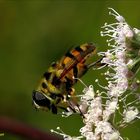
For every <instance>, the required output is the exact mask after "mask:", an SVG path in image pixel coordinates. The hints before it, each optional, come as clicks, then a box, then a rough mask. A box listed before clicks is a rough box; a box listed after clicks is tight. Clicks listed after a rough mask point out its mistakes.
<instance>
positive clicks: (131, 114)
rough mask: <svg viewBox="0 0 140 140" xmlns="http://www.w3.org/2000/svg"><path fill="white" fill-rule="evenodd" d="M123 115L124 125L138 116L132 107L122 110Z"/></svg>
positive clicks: (137, 112)
mask: <svg viewBox="0 0 140 140" xmlns="http://www.w3.org/2000/svg"><path fill="white" fill-rule="evenodd" d="M123 114H124V118H123V119H124V121H125V122H126V123H129V122H131V121H133V120H134V119H135V118H137V117H138V116H137V115H138V114H139V111H138V109H137V108H136V107H134V106H132V107H129V108H128V109H127V110H124V112H123Z"/></svg>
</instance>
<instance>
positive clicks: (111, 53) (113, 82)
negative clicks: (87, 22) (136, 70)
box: [55, 8, 140, 140]
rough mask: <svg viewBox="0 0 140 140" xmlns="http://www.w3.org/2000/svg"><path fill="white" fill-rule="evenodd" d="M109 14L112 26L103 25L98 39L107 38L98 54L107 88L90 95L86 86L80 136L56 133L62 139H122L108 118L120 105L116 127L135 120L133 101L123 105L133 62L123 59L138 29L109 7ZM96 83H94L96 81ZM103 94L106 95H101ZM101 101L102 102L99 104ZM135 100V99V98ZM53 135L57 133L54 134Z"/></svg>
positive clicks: (82, 100) (83, 96)
mask: <svg viewBox="0 0 140 140" xmlns="http://www.w3.org/2000/svg"><path fill="white" fill-rule="evenodd" d="M109 10H110V12H109V14H110V15H113V16H114V17H115V19H116V20H117V22H116V23H112V24H107V23H105V25H104V26H103V27H102V28H103V29H104V31H102V32H101V35H102V36H107V37H109V38H110V39H108V40H107V42H108V46H110V47H111V49H109V50H107V51H106V52H100V53H99V54H100V55H102V56H103V59H102V61H101V63H104V64H105V65H106V66H107V67H108V70H107V72H106V73H105V76H106V80H107V82H108V86H107V87H103V86H101V85H100V84H99V83H98V85H99V86H101V87H103V89H104V90H105V91H103V92H99V91H98V92H97V93H95V92H94V89H93V86H91V85H90V86H89V87H86V88H85V89H84V90H83V92H84V94H83V95H82V97H81V104H80V107H79V108H80V110H81V112H83V115H84V117H83V122H84V124H85V125H84V126H83V127H82V128H81V129H80V133H81V136H79V137H71V136H69V135H66V134H65V133H64V132H62V131H61V133H59V134H60V135H62V136H63V138H64V139H65V140H80V139H82V138H86V140H123V138H122V137H121V136H120V133H119V132H118V130H116V129H115V128H114V127H113V123H114V122H113V121H114V120H113V121H112V122H111V121H110V119H111V116H112V115H114V116H115V113H116V112H117V111H118V112H120V110H119V109H120V102H122V104H123V112H122V113H120V115H121V117H122V120H121V121H120V123H121V124H120V126H124V125H125V124H127V123H130V122H132V121H133V120H135V119H139V118H140V117H139V114H140V112H139V110H138V108H137V107H136V106H134V105H133V103H135V102H136V101H137V100H136V101H132V102H131V103H126V102H125V101H126V98H127V97H128V96H130V95H132V93H128V94H126V93H127V91H128V90H130V83H129V79H130V78H131V74H130V69H129V66H130V65H131V64H132V63H133V59H131V58H130V57H127V55H126V53H127V51H129V49H130V48H131V40H132V39H133V37H134V35H135V34H137V33H140V31H139V30H138V29H132V28H131V27H130V26H129V25H128V24H127V22H125V19H124V18H123V17H122V16H121V15H119V14H118V13H117V12H116V11H115V10H114V9H112V8H109ZM96 82H98V80H96ZM102 93H105V95H106V96H102ZM103 98H104V99H105V103H104V104H103V103H102V100H103ZM138 100H139V99H138ZM55 133H58V132H56V131H55Z"/></svg>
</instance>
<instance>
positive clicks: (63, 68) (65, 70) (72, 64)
mask: <svg viewBox="0 0 140 140" xmlns="http://www.w3.org/2000/svg"><path fill="white" fill-rule="evenodd" d="M95 52H96V47H95V46H94V45H93V44H92V43H85V44H83V45H80V46H78V47H76V48H74V49H72V50H70V51H68V52H67V53H66V54H65V55H64V56H63V57H62V58H61V59H60V61H58V62H56V63H52V65H51V66H50V67H49V69H48V71H47V72H45V73H44V74H43V77H42V78H41V81H40V82H39V85H38V87H37V88H36V90H34V91H33V94H32V99H33V103H34V105H35V107H36V108H41V109H43V110H46V111H47V110H51V111H52V113H53V114H57V112H58V109H59V108H60V109H63V110H66V111H67V107H69V101H70V100H71V98H70V97H69V95H70V96H73V94H74V88H73V85H74V84H75V83H76V82H77V78H80V77H82V76H83V75H84V74H85V73H86V72H87V70H88V69H89V68H90V67H92V66H93V65H94V63H91V64H89V65H87V64H86V62H87V58H88V57H89V56H91V55H92V54H94V53H95ZM73 77H75V78H73Z"/></svg>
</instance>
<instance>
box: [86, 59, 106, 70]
mask: <svg viewBox="0 0 140 140" xmlns="http://www.w3.org/2000/svg"><path fill="white" fill-rule="evenodd" d="M103 58H104V56H103V57H101V58H100V59H98V60H97V61H96V62H93V63H91V64H89V65H87V68H88V69H89V68H91V67H94V66H96V67H100V66H104V65H106V64H104V63H101V61H102V59H103Z"/></svg>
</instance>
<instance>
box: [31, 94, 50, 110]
mask: <svg viewBox="0 0 140 140" xmlns="http://www.w3.org/2000/svg"><path fill="white" fill-rule="evenodd" d="M32 99H33V101H34V102H35V103H36V104H37V105H39V106H42V107H47V108H48V109H50V107H51V102H50V100H49V99H48V98H47V97H46V96H45V95H43V93H41V92H39V91H33V94H32Z"/></svg>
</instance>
